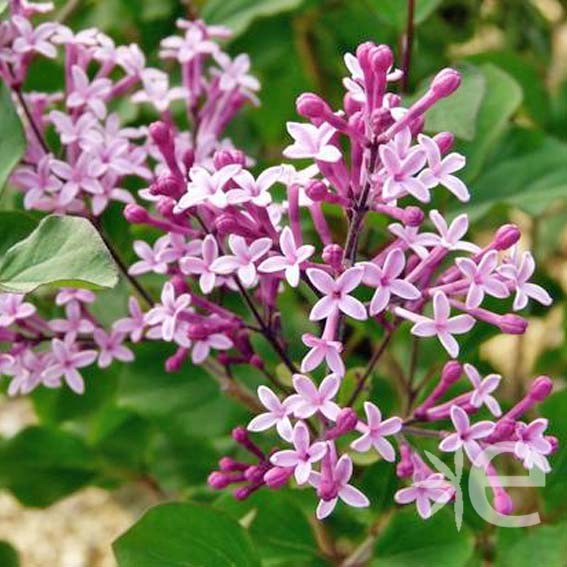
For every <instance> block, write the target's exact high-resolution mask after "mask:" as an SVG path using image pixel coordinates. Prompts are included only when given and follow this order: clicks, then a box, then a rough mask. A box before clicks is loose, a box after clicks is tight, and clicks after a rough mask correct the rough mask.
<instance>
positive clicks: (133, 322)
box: [112, 297, 146, 343]
mask: <svg viewBox="0 0 567 567" xmlns="http://www.w3.org/2000/svg"><path fill="white" fill-rule="evenodd" d="M128 311H129V312H130V317H124V318H123V319H118V321H115V322H114V325H112V328H113V329H114V330H115V331H118V332H120V333H125V334H127V335H130V338H131V339H132V342H134V343H137V342H140V340H141V338H142V335H143V334H144V329H145V327H146V323H145V316H144V312H143V311H142V309H141V307H140V304H139V303H138V300H137V299H136V298H135V297H130V299H129V300H128Z"/></svg>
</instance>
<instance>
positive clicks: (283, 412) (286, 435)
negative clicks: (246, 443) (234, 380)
mask: <svg viewBox="0 0 567 567" xmlns="http://www.w3.org/2000/svg"><path fill="white" fill-rule="evenodd" d="M258 398H260V401H261V402H262V405H263V406H264V407H265V408H266V409H267V410H268V411H267V412H265V413H261V414H258V415H257V416H256V417H255V418H254V419H252V421H251V422H250V423H249V424H248V430H249V431H265V430H266V429H270V428H271V427H273V426H274V425H275V426H276V429H277V431H278V433H279V435H280V437H282V439H285V440H286V441H291V438H292V427H291V421H290V419H289V416H290V415H291V413H292V408H291V406H292V402H293V400H291V401H290V400H289V398H288V399H285V400H284V401H283V402H282V401H280V399H279V398H278V397H277V396H276V395H275V394H274V393H273V392H272V390H270V389H269V388H268V387H266V386H259V387H258Z"/></svg>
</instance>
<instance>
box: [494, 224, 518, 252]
mask: <svg viewBox="0 0 567 567" xmlns="http://www.w3.org/2000/svg"><path fill="white" fill-rule="evenodd" d="M521 236H522V233H521V232H520V229H519V228H518V227H517V226H516V225H515V224H505V225H504V226H501V227H500V228H499V229H498V230H497V231H496V235H495V237H494V248H495V249H496V250H508V248H512V246H514V244H516V242H518V240H520V237H521Z"/></svg>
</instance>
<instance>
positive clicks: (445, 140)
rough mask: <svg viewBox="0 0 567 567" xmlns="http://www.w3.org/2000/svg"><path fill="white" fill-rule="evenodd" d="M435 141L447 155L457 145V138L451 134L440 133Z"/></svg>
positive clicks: (435, 137)
mask: <svg viewBox="0 0 567 567" xmlns="http://www.w3.org/2000/svg"><path fill="white" fill-rule="evenodd" d="M433 139H434V140H435V143H436V144H437V146H438V147H439V151H440V152H441V153H442V154H446V153H447V152H448V151H449V150H450V149H451V148H452V147H453V144H454V143H455V136H454V135H453V134H452V133H451V132H439V134H437V135H435V136H434V137H433Z"/></svg>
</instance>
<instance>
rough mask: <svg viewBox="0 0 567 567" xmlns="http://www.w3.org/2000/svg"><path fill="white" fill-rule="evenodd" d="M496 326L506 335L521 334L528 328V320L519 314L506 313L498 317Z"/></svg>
mask: <svg viewBox="0 0 567 567" xmlns="http://www.w3.org/2000/svg"><path fill="white" fill-rule="evenodd" d="M498 328H499V329H500V330H501V331H502V332H503V333H506V334H508V335H523V334H524V333H525V332H526V329H527V328H528V322H527V321H526V320H525V319H524V318H523V317H520V316H519V315H514V314H513V313H508V314H507V315H503V316H502V317H500V319H499V323H498Z"/></svg>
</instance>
